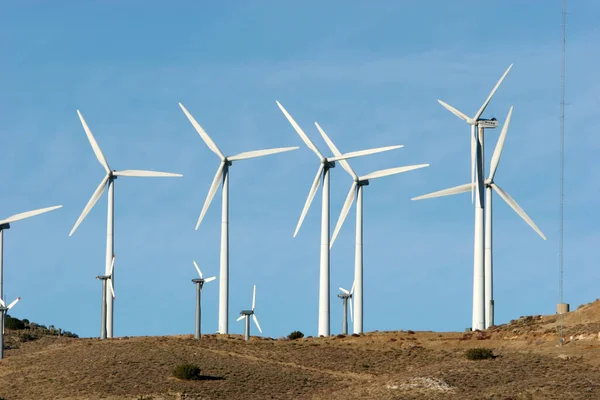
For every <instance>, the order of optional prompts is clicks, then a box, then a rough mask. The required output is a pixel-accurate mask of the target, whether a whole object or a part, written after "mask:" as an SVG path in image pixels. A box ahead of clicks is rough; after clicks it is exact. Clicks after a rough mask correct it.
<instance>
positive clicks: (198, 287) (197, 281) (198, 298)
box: [192, 260, 217, 339]
mask: <svg viewBox="0 0 600 400" xmlns="http://www.w3.org/2000/svg"><path fill="white" fill-rule="evenodd" d="M192 262H193V263H194V267H196V271H198V275H200V278H196V279H192V282H194V284H195V285H196V332H195V333H194V338H196V339H200V336H201V335H202V332H201V329H200V327H201V325H200V324H201V317H202V315H201V305H202V303H201V296H202V287H203V286H204V284H205V283H207V282H212V281H214V280H215V279H217V277H216V276H211V277H210V278H204V275H202V271H200V267H199V266H198V264H196V261H194V260H192Z"/></svg>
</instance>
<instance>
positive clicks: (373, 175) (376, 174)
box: [360, 164, 429, 181]
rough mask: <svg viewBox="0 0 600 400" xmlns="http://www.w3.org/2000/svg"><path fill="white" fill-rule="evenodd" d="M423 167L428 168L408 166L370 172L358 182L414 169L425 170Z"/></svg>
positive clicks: (423, 165)
mask: <svg viewBox="0 0 600 400" xmlns="http://www.w3.org/2000/svg"><path fill="white" fill-rule="evenodd" d="M425 167H429V164H418V165H408V166H406V167H396V168H388V169H382V170H380V171H375V172H371V173H370V174H367V175H365V176H361V177H360V180H361V181H364V180H369V179H376V178H382V177H384V176H390V175H396V174H401V173H402V172H408V171H414V170H415V169H420V168H425Z"/></svg>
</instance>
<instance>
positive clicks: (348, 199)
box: [329, 182, 356, 249]
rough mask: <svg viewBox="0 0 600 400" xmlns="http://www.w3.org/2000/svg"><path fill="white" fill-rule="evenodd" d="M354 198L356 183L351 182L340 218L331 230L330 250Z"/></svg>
mask: <svg viewBox="0 0 600 400" xmlns="http://www.w3.org/2000/svg"><path fill="white" fill-rule="evenodd" d="M355 197H356V182H352V185H351V186H350V191H349V192H348V195H347V196H346V201H344V206H343V207H342V211H341V212H340V216H339V217H338V220H337V222H336V224H335V229H334V230H333V236H332V237H331V241H330V243H329V248H330V249H331V248H332V247H333V244H334V243H335V239H336V238H337V236H338V233H340V229H342V225H343V224H344V221H345V220H346V217H347V216H348V212H349V211H350V208H351V207H352V203H354V198H355Z"/></svg>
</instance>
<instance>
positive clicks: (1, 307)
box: [0, 297, 21, 360]
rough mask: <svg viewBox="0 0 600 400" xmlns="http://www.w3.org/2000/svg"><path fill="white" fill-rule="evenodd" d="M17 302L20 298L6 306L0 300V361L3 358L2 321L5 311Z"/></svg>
mask: <svg viewBox="0 0 600 400" xmlns="http://www.w3.org/2000/svg"><path fill="white" fill-rule="evenodd" d="M19 300H21V298H20V297H17V299H16V300H14V301H13V302H12V303H10V304H9V305H8V306H7V305H6V303H5V302H4V300H2V299H0V312H1V313H2V317H1V318H0V324H2V329H1V331H0V360H2V359H3V358H4V319H5V318H6V313H7V311H8V310H10V309H11V308H13V307H14V305H15V304H17V302H18V301H19Z"/></svg>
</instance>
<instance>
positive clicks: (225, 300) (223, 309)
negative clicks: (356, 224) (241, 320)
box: [179, 103, 298, 334]
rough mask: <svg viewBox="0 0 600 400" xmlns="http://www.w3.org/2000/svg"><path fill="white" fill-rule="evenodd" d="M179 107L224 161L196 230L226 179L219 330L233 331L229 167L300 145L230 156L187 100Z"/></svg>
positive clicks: (222, 214) (209, 146) (222, 216)
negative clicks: (194, 115) (205, 128)
mask: <svg viewBox="0 0 600 400" xmlns="http://www.w3.org/2000/svg"><path fill="white" fill-rule="evenodd" d="M179 107H181V109H182V110H183V112H184V113H185V115H186V116H187V118H188V119H189V120H190V122H191V123H192V126H193V127H194V129H196V131H197V132H198V134H200V137H201V138H202V140H203V141H204V143H206V145H207V146H208V148H209V149H210V150H212V152H213V153H215V154H216V155H217V156H218V157H219V158H220V159H221V163H220V164H219V167H218V168H217V173H216V174H215V177H214V179H213V181H212V184H211V185H210V189H209V191H208V196H206V200H205V202H204V206H203V207H202V212H201V213H200V218H198V222H197V223H196V230H197V229H198V227H199V226H200V223H201V222H202V219H203V218H204V214H206V211H207V210H208V207H209V206H210V203H211V202H212V200H213V198H214V197H215V193H216V192H217V189H218V188H219V184H220V183H221V182H223V188H222V191H221V194H222V210H221V257H220V260H221V268H220V271H219V272H220V273H219V276H220V282H219V331H218V332H219V333H221V334H227V333H229V168H230V167H231V165H232V163H233V162H234V161H239V160H246V159H248V158H256V157H262V156H268V155H271V154H277V153H283V152H286V151H290V150H296V149H297V148H298V147H281V148H276V149H266V150H253V151H246V152H243V153H240V154H237V155H235V156H230V157H226V156H225V155H223V153H222V152H221V150H219V148H218V147H217V145H216V144H215V142H213V140H212V139H211V138H210V136H208V134H207V133H206V132H205V131H204V129H203V128H202V127H201V126H200V124H199V123H198V122H197V121H196V120H195V119H194V117H192V115H191V114H190V113H189V112H188V110H187V109H186V108H185V107H184V106H183V104H181V103H179Z"/></svg>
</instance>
